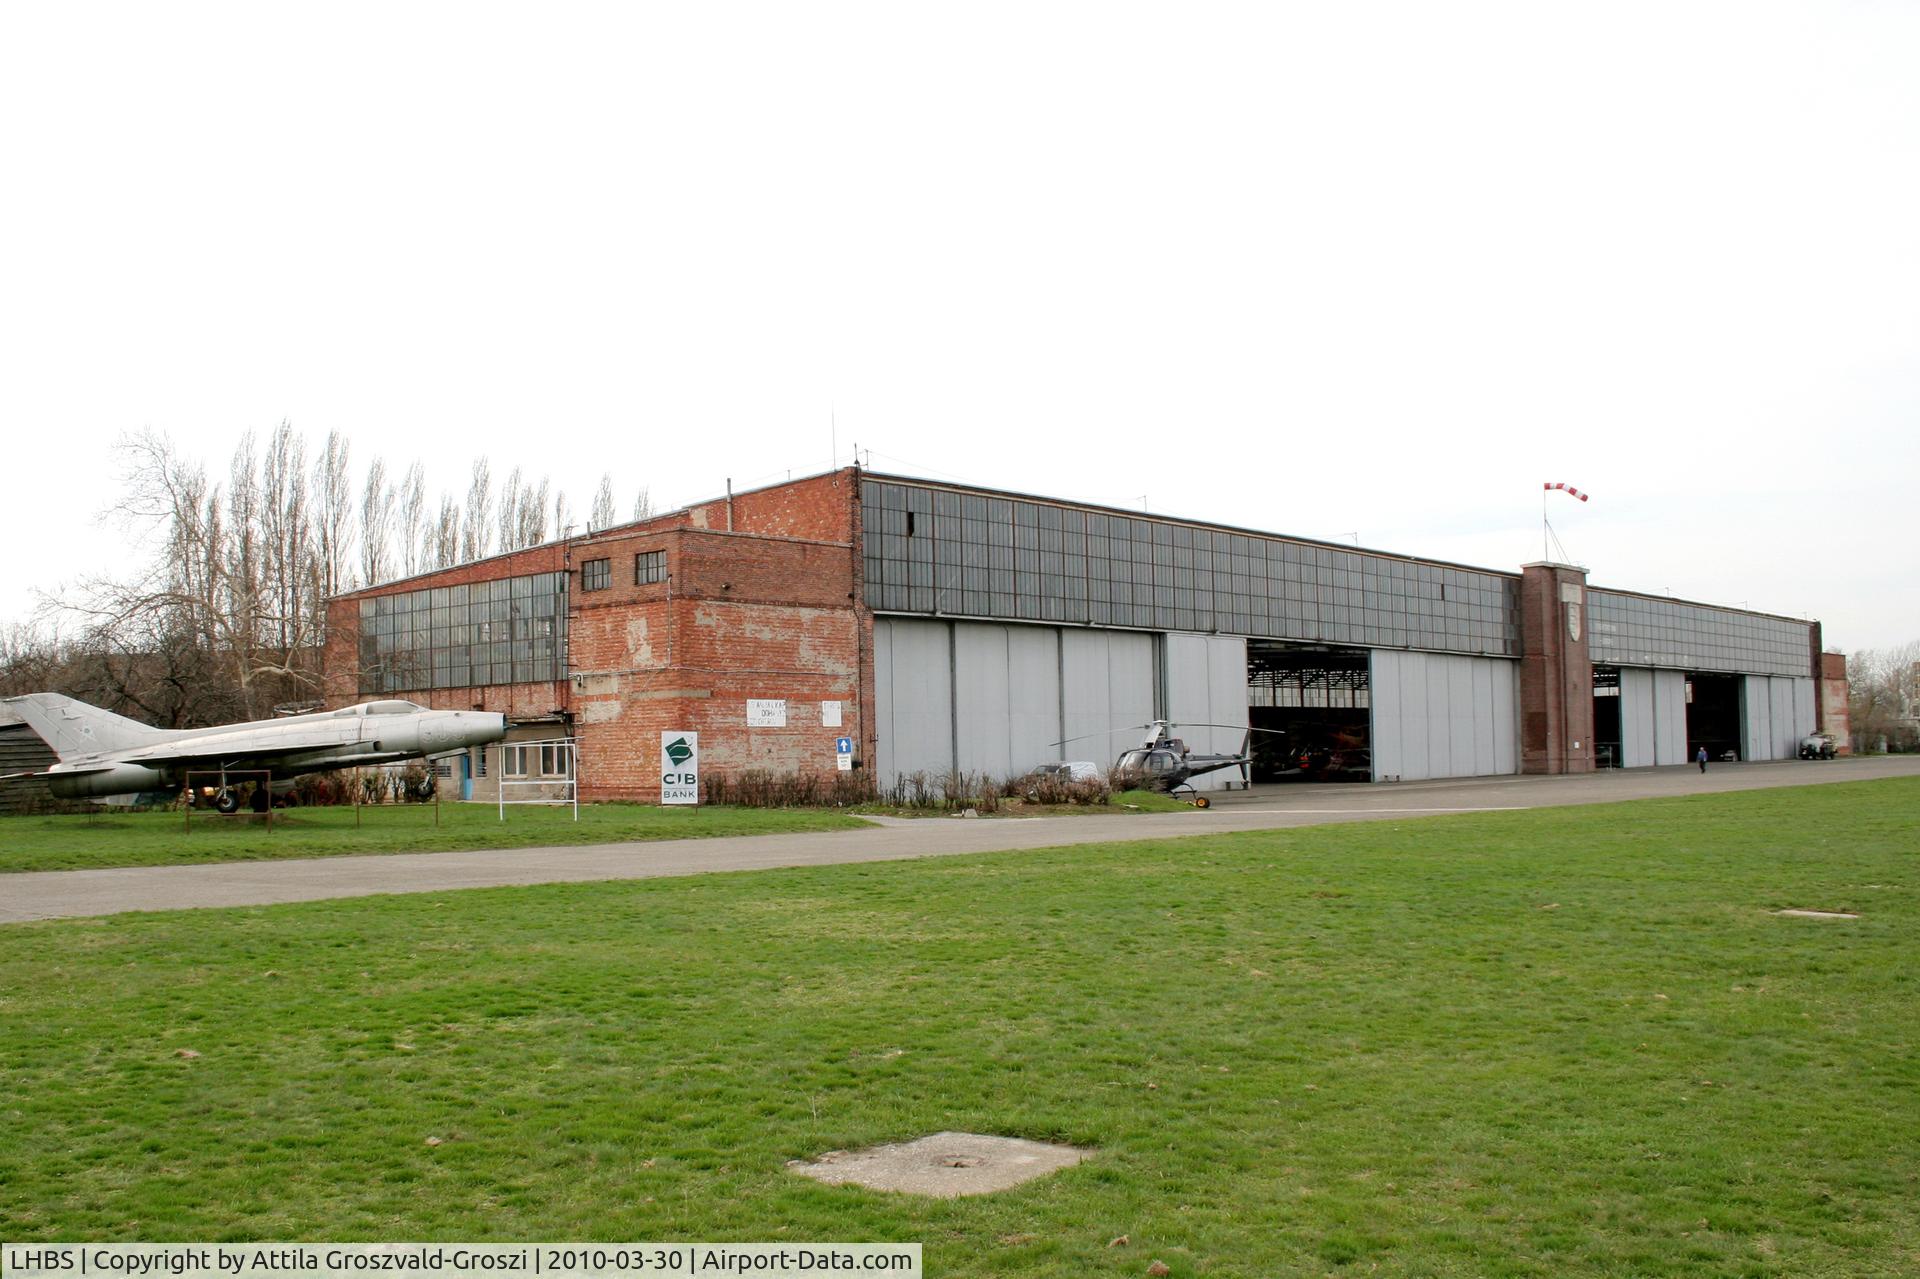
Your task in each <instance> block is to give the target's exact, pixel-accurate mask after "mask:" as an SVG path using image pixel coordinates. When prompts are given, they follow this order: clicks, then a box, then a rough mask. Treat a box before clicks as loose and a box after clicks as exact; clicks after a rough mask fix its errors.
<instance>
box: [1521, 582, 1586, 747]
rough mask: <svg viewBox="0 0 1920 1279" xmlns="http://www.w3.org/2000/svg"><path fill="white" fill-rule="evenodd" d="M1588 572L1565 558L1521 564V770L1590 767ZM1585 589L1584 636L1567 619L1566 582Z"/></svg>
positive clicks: (1582, 595)
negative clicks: (1564, 561) (1571, 565)
mask: <svg viewBox="0 0 1920 1279" xmlns="http://www.w3.org/2000/svg"><path fill="white" fill-rule="evenodd" d="M1586 580H1587V575H1586V573H1584V572H1583V571H1581V570H1580V569H1577V568H1569V567H1567V566H1565V565H1560V564H1527V565H1523V566H1522V567H1521V570H1520V652H1521V654H1522V656H1521V659H1520V771H1521V772H1523V773H1589V772H1592V771H1593V662H1592V660H1591V658H1590V657H1589V655H1588V651H1587V635H1588V625H1587V622H1586V616H1585V614H1586V604H1587V600H1586ZM1563 586H1572V587H1577V588H1578V589H1579V591H1580V609H1581V615H1582V616H1581V625H1580V637H1579V638H1578V639H1575V638H1574V637H1573V636H1572V634H1571V633H1570V631H1569V629H1568V625H1567V608H1568V605H1567V603H1566V602H1565V601H1563V600H1562V598H1561V595H1562V589H1561V588H1562V587H1563Z"/></svg>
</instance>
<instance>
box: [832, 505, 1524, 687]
mask: <svg viewBox="0 0 1920 1279" xmlns="http://www.w3.org/2000/svg"><path fill="white" fill-rule="evenodd" d="M863 510H864V512H865V531H866V551H867V559H866V580H867V591H868V595H867V599H868V603H869V605H871V606H872V607H874V608H877V609H880V610H882V611H901V612H919V613H943V614H958V615H964V616H975V617H998V618H1008V619H1013V620H1027V621H1054V622H1079V623H1090V624H1093V625H1111V626H1132V627H1141V628H1146V629H1165V630H1183V631H1206V630H1219V631H1224V632H1227V633H1230V634H1243V635H1254V636H1272V637H1278V638H1298V639H1321V640H1331V641H1338V642H1342V643H1354V644H1375V645H1394V646H1410V647H1426V648H1440V649H1454V650H1461V651H1467V652H1483V653H1496V654H1503V655H1511V654H1514V653H1517V652H1518V647H1519V634H1518V623H1517V616H1518V608H1517V593H1518V591H1517V587H1518V584H1517V582H1516V581H1515V579H1513V578H1510V577H1506V576H1502V575H1500V574H1494V573H1485V572H1479V571H1476V570H1473V569H1465V568H1456V567H1451V566H1446V565H1439V564H1422V563H1416V562H1411V561H1407V560H1400V559H1394V558H1391V557H1387V556H1380V555H1370V554H1367V553H1365V552H1360V551H1342V550H1340V549H1338V548H1335V547H1326V546H1314V545H1309V544H1306V543H1301V542H1292V541H1286V540H1283V539H1280V538H1269V537H1262V536H1259V535H1255V534H1248V533H1234V532H1228V531H1225V530H1217V529H1206V528H1195V527H1193V526H1191V525H1186V524H1175V523H1172V522H1169V521H1166V520H1159V519H1154V518H1152V517H1133V516H1128V515H1124V514H1121V513H1118V512H1101V511H1085V510H1078V509H1073V508H1069V507H1063V506H1057V505H1052V504H1049V503H1045V502H1036V501H1024V500H1020V499H1016V498H1002V497H991V496H987V495H984V494H970V493H959V492H954V491H951V490H945V489H927V488H920V487H917V486H913V485H905V484H894V483H888V482H884V481H869V482H868V483H867V485H866V489H865V502H864V504H863Z"/></svg>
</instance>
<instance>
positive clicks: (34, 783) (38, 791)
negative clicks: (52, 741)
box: [0, 723, 57, 813]
mask: <svg viewBox="0 0 1920 1279" xmlns="http://www.w3.org/2000/svg"><path fill="white" fill-rule="evenodd" d="M56 758H57V757H56V756H55V755H54V753H53V751H52V749H51V748H49V747H48V746H47V744H46V743H45V742H43V741H41V740H40V738H39V737H37V736H36V735H35V734H34V731H33V730H32V729H30V728H28V727H27V726H26V725H25V724H18V723H16V724H6V725H0V773H31V772H37V771H39V770H40V769H43V768H45V767H46V766H47V765H49V764H51V763H53V762H54V760H55V759H56ZM52 800H53V796H52V795H50V794H49V793H48V791H47V784H46V783H45V782H43V781H39V780H37V779H32V778H24V777H23V778H17V779H15V780H13V781H7V782H0V812H4V813H19V812H25V811H28V810H30V809H37V808H41V807H44V806H45V805H47V804H49V803H51V802H52Z"/></svg>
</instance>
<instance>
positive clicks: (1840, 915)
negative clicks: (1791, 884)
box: [1773, 908, 1860, 919]
mask: <svg viewBox="0 0 1920 1279" xmlns="http://www.w3.org/2000/svg"><path fill="white" fill-rule="evenodd" d="M1773 913H1774V914H1776V915H1792V916H1793V917H1794V918H1795V919H1858V918H1860V916H1858V915H1855V914H1852V913H1850V912H1848V911H1844V910H1799V909H1797V908H1796V909H1794V910H1776V911H1774V912H1773Z"/></svg>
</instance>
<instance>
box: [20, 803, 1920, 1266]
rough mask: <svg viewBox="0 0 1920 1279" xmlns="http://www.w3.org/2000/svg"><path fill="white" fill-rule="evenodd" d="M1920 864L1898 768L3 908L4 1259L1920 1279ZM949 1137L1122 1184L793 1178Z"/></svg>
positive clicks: (1080, 1177) (1917, 813) (1087, 1179)
mask: <svg viewBox="0 0 1920 1279" xmlns="http://www.w3.org/2000/svg"><path fill="white" fill-rule="evenodd" d="M1917 837H1920V781H1908V780H1901V781H1884V782H1868V783H1856V784H1839V785H1825V786H1817V787H1809V788H1806V789H1802V790H1772V791H1755V792H1747V793H1741V794H1734V795H1716V796H1703V797H1697V798H1689V799H1680V800H1663V801H1648V802H1641V803H1635V804H1621V805H1610V806H1603V807H1593V808H1584V809H1549V810H1540V811H1535V812H1527V813H1500V814H1487V815H1478V816H1473V817H1455V818H1444V819H1428V820H1420V821H1405V822H1400V823H1394V824H1389V823H1384V822H1379V823H1367V824H1358V825H1344V826H1330V827H1321V828H1314V829H1306V830H1299V831H1291V832H1272V833H1261V834H1251V835H1239V836H1227V837H1219V838H1200V839H1188V840H1182V841H1165V842H1158V843H1149V844H1131V845H1095V846H1086V847H1079V848H1074V849H1069V850H1060V851H1055V852H1041V853H1009V854H996V855H989V856H980V857H969V858H951V859H947V858H942V859H935V860H930V861H925V862H902V863H889V864H882V865H865V866H842V867H828V868H819V869H805V870H786V871H777V872H767V873H753V874H735V875H716V876H707V877H702V878H700V879H697V880H650V881H641V882H633V883H619V884H593V885H577V886H561V887H550V888H535V889H505V890H487V891H478V892H466V893H449V894H440V895H428V896H409V897H391V898H374V899H362V900H356V901H350V902H333V903H316V904H310V905H301V906H287V907H274V908H266V909H253V910H235V911H220V912H210V911H199V912H186V913H180V914H171V915H147V916H140V915H129V916H119V917H114V918H109V919H104V920H91V921H67V922H57V923H46V924H30V925H16V926H12V927H7V928H3V929H0V1118H3V1119H4V1124H5V1129H4V1131H5V1134H6V1137H5V1141H4V1143H0V1237H5V1238H7V1239H9V1240H13V1241H24V1240H34V1239H49V1238H81V1237H86V1238H146V1239H177V1238H258V1239H328V1238H341V1239H346V1238H394V1239H434V1238H441V1239H486V1238H498V1239H526V1238H607V1239H623V1240H648V1239H676V1240H725V1239H744V1240H755V1239H781V1238H785V1239H795V1240H877V1239H890V1240H909V1241H911V1240H918V1241H921V1242H923V1243H924V1244H925V1246H926V1260H927V1273H928V1274H930V1275H956V1274H967V1275H1029V1276H1069V1275H1071V1276H1079V1275H1100V1274H1110V1275H1139V1274H1142V1273H1144V1271H1145V1269H1146V1267H1147V1265H1148V1263H1149V1262H1150V1261H1151V1260H1153V1259H1156V1258H1158V1259H1161V1260H1164V1261H1165V1262H1166V1263H1167V1264H1168V1265H1169V1266H1171V1267H1172V1269H1173V1273H1174V1274H1175V1275H1201V1274H1204V1275H1276V1274H1321V1273H1337V1274H1354V1275H1363V1274H1364V1275H1461V1276H1467V1275H1475V1276H1477V1275H1540V1276H1549V1275H1552V1276H1559V1275H1569V1274H1572V1275H1688V1276H1691V1275H1772V1274H1778V1275H1793V1276H1806V1275H1835V1276H1841V1275H1844V1276H1857V1275H1866V1274H1900V1273H1906V1274H1911V1273H1916V1272H1920V1144H1917V1143H1916V1140H1915V1134H1916V1132H1920V998H1916V996H1917V995H1920V977H1916V973H1917V972H1920V969H1916V965H1915V962H1914V956H1915V943H1916V941H1917V940H1920V838H1917ZM1782 907H1815V908H1827V909H1837V910H1854V911H1858V912H1860V913H1861V916H1862V917H1861V918H1860V919H1858V920H1853V921H1839V922H1823V921H1816V920H1807V919H1789V918H1781V917H1777V916H1775V915H1773V914H1772V913H1770V912H1772V911H1773V910H1775V909H1779V908H1782ZM183 1052H191V1053H197V1054H198V1056H193V1057H187V1056H183V1055H181V1054H182V1053H183ZM945 1128H960V1129H972V1130H976V1131H983V1132H993V1133H1007V1134H1013V1135H1020V1136H1027V1137H1035V1138H1042V1139H1061V1140H1066V1141H1071V1142H1075V1143H1077V1144H1081V1145H1085V1146H1090V1147H1093V1148H1094V1149H1095V1150H1096V1151H1097V1154H1096V1155H1095V1156H1094V1158H1093V1159H1092V1160H1091V1161H1090V1162H1088V1163H1086V1164H1084V1165H1082V1166H1081V1167H1079V1168H1075V1169H1070V1170H1068V1171H1066V1172H1063V1173H1060V1174H1058V1175H1056V1176H1053V1177H1050V1178H1047V1179H1045V1180H1042V1181H1038V1182H1034V1183H1031V1184H1029V1185H1027V1186H1024V1187H1021V1188H1018V1189H1015V1190H1012V1191H1008V1192H1004V1193H1001V1194H997V1195H992V1196H987V1197H983V1198H977V1199H965V1200H953V1201H944V1202H936V1201H926V1200H920V1199H913V1198H906V1197H895V1196H889V1195H883V1194H877V1193H873V1192H868V1191H863V1190H859V1189H856V1188H851V1187H827V1186H821V1185H817V1184H815V1183H813V1182H810V1181H806V1180H804V1179H801V1178H797V1177H794V1176H792V1175H791V1174H789V1173H787V1172H785V1171H783V1167H782V1165H783V1164H784V1162H785V1161H786V1160H788V1159H792V1158H797V1157H805V1156H810V1155H813V1154H816V1153H818V1152H821V1151H824V1150H829V1149H845V1148H851V1147H856V1146H861V1145H865V1144H868V1143H871V1142H880V1141H893V1140H900V1139H904V1138H910V1137H914V1136H918V1135H921V1134H924V1133H928V1132H933V1131H936V1130H939V1129H945ZM430 1138H431V1139H434V1140H435V1141H437V1142H438V1143H439V1144H428V1143H429V1139H430ZM1122 1234H1124V1235H1127V1236H1129V1238H1130V1243H1129V1244H1128V1245H1127V1246H1123V1247H1113V1248H1110V1247H1108V1242H1109V1241H1110V1240H1112V1239H1114V1238H1115V1237H1116V1236H1119V1235H1122Z"/></svg>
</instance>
